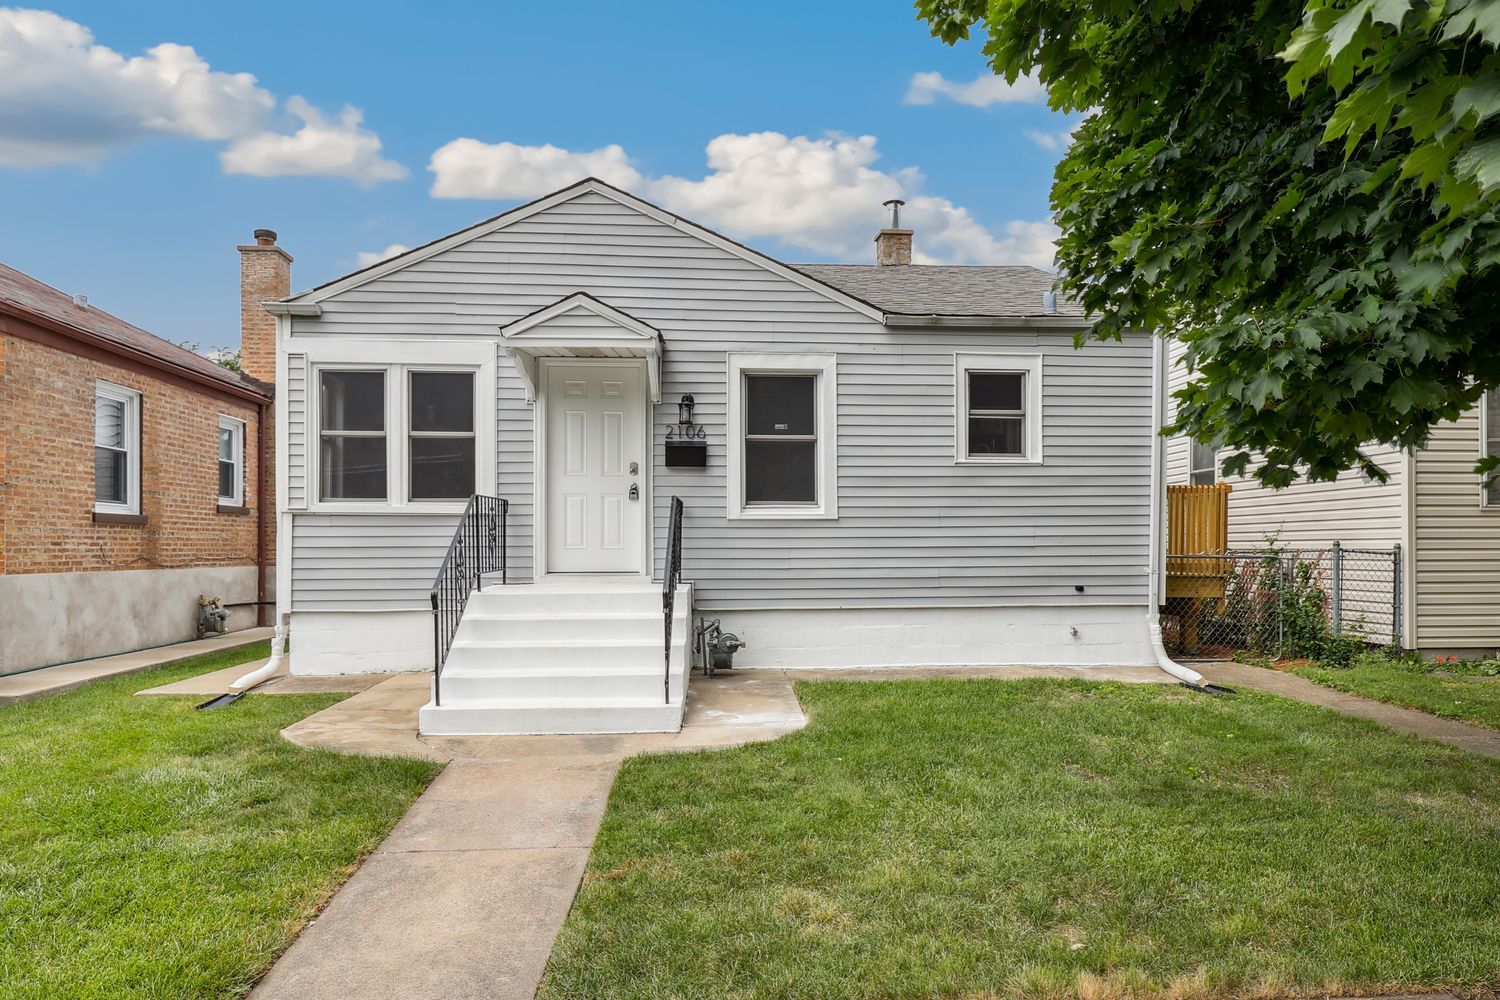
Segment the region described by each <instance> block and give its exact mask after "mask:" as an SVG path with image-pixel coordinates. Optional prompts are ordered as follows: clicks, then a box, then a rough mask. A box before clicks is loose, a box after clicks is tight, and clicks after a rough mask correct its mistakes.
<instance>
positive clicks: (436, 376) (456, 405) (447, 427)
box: [409, 372, 474, 500]
mask: <svg viewBox="0 0 1500 1000" xmlns="http://www.w3.org/2000/svg"><path fill="white" fill-rule="evenodd" d="M410 404H411V413H410V424H409V427H410V445H411V450H410V454H411V499H413V500H466V499H468V497H469V495H470V494H471V493H473V492H474V375H473V373H472V372H412V373H411V390H410Z"/></svg>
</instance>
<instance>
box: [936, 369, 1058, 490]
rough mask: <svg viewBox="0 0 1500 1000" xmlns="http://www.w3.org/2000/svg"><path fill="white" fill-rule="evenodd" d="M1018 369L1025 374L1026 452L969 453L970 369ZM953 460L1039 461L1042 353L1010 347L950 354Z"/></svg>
mask: <svg viewBox="0 0 1500 1000" xmlns="http://www.w3.org/2000/svg"><path fill="white" fill-rule="evenodd" d="M971 371H982V372H1021V373H1022V374H1024V375H1025V376H1026V379H1025V381H1026V386H1025V394H1026V395H1025V400H1024V405H1025V411H1024V413H1023V415H1022V425H1021V433H1022V440H1023V446H1024V447H1025V449H1026V450H1025V454H1021V455H970V454H969V378H968V375H969V372H971ZM953 464H954V465H1041V464H1042V356H1041V355H1040V354H1017V353H1015V352H1011V351H992V352H984V353H979V352H974V353H957V354H954V355H953Z"/></svg>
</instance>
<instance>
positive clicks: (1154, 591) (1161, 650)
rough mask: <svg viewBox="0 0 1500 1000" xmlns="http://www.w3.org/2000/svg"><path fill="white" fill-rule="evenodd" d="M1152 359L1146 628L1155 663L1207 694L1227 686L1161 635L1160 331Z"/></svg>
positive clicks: (1163, 380)
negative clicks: (1184, 660) (1181, 656)
mask: <svg viewBox="0 0 1500 1000" xmlns="http://www.w3.org/2000/svg"><path fill="white" fill-rule="evenodd" d="M1151 361H1152V366H1151V368H1152V380H1151V381H1152V385H1151V549H1150V552H1151V558H1150V560H1148V562H1149V565H1148V566H1147V567H1146V572H1147V573H1149V574H1150V576H1151V579H1150V581H1149V582H1148V584H1147V586H1146V593H1147V595H1148V597H1147V600H1148V601H1149V602H1150V606H1149V607H1148V608H1147V609H1146V629H1147V631H1148V632H1149V633H1150V636H1151V652H1152V654H1153V655H1154V656H1155V657H1156V665H1157V666H1158V667H1160V668H1161V669H1162V670H1164V671H1165V672H1166V673H1168V674H1170V675H1171V676H1173V677H1175V678H1177V679H1178V680H1179V681H1181V682H1182V683H1183V684H1184V685H1186V686H1187V687H1190V688H1193V689H1194V690H1197V691H1203V692H1206V693H1208V694H1225V693H1228V691H1229V689H1228V688H1223V687H1219V686H1218V685H1215V684H1210V683H1209V682H1208V679H1207V678H1206V677H1204V676H1203V675H1202V674H1200V673H1198V671H1196V670H1194V669H1193V668H1192V667H1185V666H1183V665H1182V664H1181V663H1178V662H1177V661H1176V660H1174V659H1172V657H1170V656H1169V655H1167V647H1166V644H1165V643H1164V642H1162V638H1161V612H1160V610H1159V609H1160V607H1161V603H1162V601H1161V581H1162V572H1161V568H1162V564H1163V562H1165V554H1164V552H1163V549H1164V548H1165V546H1164V545H1163V544H1162V536H1163V534H1165V532H1164V531H1163V529H1164V528H1165V527H1166V525H1165V524H1164V523H1163V513H1164V512H1163V510H1162V506H1163V504H1162V499H1163V498H1164V497H1165V496H1166V492H1167V487H1166V479H1167V477H1166V469H1165V468H1164V466H1165V461H1166V455H1165V450H1164V449H1163V447H1162V436H1161V434H1160V433H1159V432H1160V430H1161V428H1162V425H1163V424H1164V423H1165V420H1164V419H1163V418H1164V417H1165V415H1166V391H1167V343H1166V339H1165V338H1164V337H1162V336H1161V335H1159V334H1154V335H1153V336H1152V338H1151Z"/></svg>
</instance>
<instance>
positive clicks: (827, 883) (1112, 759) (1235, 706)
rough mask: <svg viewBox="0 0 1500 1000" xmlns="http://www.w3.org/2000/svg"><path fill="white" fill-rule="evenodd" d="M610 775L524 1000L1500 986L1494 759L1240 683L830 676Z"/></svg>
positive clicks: (970, 997)
mask: <svg viewBox="0 0 1500 1000" xmlns="http://www.w3.org/2000/svg"><path fill="white" fill-rule="evenodd" d="M797 690H798V694H799V696H800V697H801V698H802V700H803V703H804V705H805V706H806V707H807V709H808V711H809V713H810V716H811V722H810V724H809V726H808V728H807V729H805V730H803V731H802V732H799V733H796V734H793V735H791V736H787V737H784V738H782V739H780V740H778V741H776V742H773V743H766V744H758V745H752V746H747V747H742V748H738V749H734V750H727V751H716V752H697V753H690V754H674V755H666V756H656V757H640V758H633V759H630V760H627V761H626V762H625V765H624V767H623V768H622V770H621V772H620V776H619V778H618V780H617V781H616V783H615V786H614V789H613V791H612V792H611V795H610V800H609V808H608V811H607V813H606V816H605V818H604V824H603V828H602V831H601V833H600V836H599V839H598V840H597V842H596V844H595V849H594V852H593V856H592V857H591V859H590V862H589V868H588V873H587V875H586V877H585V880H584V885H583V888H582V891H581V893H580V895H579V897H578V900H577V902H576V903H575V905H574V907H573V910H572V913H571V915H570V916H569V917H568V920H567V923H566V925H565V926H564V928H563V931H562V933H561V935H560V937H559V939H558V942H557V945H556V948H555V949H554V951H553V954H552V958H551V962H550V964H549V966H548V971H547V977H546V980H545V982H544V985H543V989H542V991H541V994H540V995H541V996H542V997H543V998H545V1000H562V998H568V1000H584V998H588V1000H600V998H605V1000H607V998H625V997H638V998H652V1000H663V998H683V1000H687V998H700V997H714V998H734V1000H743V998H766V1000H770V998H778V1000H781V998H804V997H806V998H829V1000H832V998H846V997H848V998H916V997H923V998H927V997H952V998H965V1000H980V998H989V997H999V996H1003V997H1026V998H1052V997H1082V998H1085V1000H1108V998H1112V997H1123V996H1127V995H1128V996H1133V997H1145V996H1153V995H1156V996H1169V997H1172V998H1174V1000H1186V998H1193V997H1209V996H1214V997H1228V996H1252V997H1266V996H1276V995H1288V994H1304V993H1321V992H1324V991H1328V992H1332V993H1339V994H1347V993H1350V992H1353V991H1356V990H1358V991H1365V992H1367V993H1376V992H1381V991H1394V990H1396V989H1400V988H1407V987H1423V988H1431V987H1453V988H1459V989H1462V990H1464V991H1465V992H1466V993H1467V994H1469V995H1484V994H1489V995H1493V991H1494V988H1495V987H1496V985H1497V983H1500V972H1497V970H1500V762H1496V761H1492V760H1488V759H1486V758H1482V757H1478V756H1473V755H1466V754H1464V753H1462V752H1460V751H1457V750H1454V749H1450V748H1448V747H1446V746H1442V745H1438V744H1436V743H1430V742H1423V741H1420V740H1417V739H1415V738H1412V737H1408V736H1404V735H1401V734H1398V733H1395V732H1391V731H1389V730H1385V729H1382V728H1380V727H1378V726H1375V725H1373V724H1371V723H1367V722H1364V721H1361V720H1357V719H1350V718H1345V717H1341V716H1337V715H1335V714H1333V713H1331V712H1326V711H1323V710H1321V709H1317V708H1313V707H1311V706H1307V705H1303V704H1300V703H1297V702H1293V701H1289V700H1284V699H1279V698H1275V697H1271V696H1268V695H1260V694H1257V693H1254V692H1247V693H1242V694H1239V695H1236V696H1233V697H1226V698H1212V697H1208V696H1205V695H1201V694H1195V693H1193V692H1190V691H1187V690H1184V689H1183V688H1180V687H1166V686H1155V685H1151V686H1147V685H1139V686H1132V685H1115V684H1099V683H1088V682H1082V681H996V680H972V681H905V682H901V681H856V682H847V681H845V682H839V681H824V682H814V683H802V684H799V685H798V688H797Z"/></svg>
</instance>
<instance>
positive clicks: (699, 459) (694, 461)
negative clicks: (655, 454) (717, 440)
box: [667, 441, 708, 469]
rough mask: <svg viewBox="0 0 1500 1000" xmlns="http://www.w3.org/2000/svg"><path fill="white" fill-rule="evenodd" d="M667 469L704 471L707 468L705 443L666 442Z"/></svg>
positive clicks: (706, 444) (706, 443) (706, 445)
mask: <svg viewBox="0 0 1500 1000" xmlns="http://www.w3.org/2000/svg"><path fill="white" fill-rule="evenodd" d="M667 467H668V468H673V469H704V468H707V467H708V442H707V441H668V442H667Z"/></svg>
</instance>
